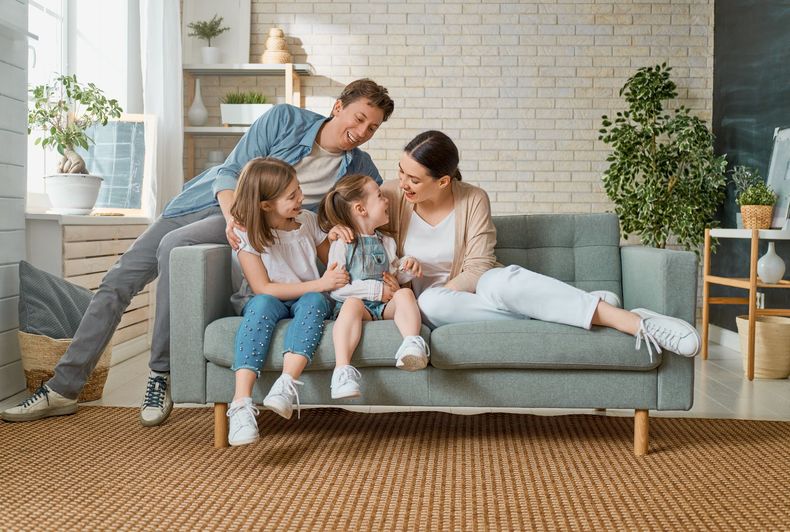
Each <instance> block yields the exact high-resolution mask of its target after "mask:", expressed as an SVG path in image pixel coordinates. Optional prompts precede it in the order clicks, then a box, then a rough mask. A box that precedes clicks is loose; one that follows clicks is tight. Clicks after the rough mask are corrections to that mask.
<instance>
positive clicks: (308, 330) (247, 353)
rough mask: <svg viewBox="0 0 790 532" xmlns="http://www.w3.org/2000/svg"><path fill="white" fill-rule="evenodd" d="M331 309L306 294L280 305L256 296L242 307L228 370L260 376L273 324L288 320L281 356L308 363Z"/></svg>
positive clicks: (324, 301)
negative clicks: (304, 360) (298, 356)
mask: <svg viewBox="0 0 790 532" xmlns="http://www.w3.org/2000/svg"><path fill="white" fill-rule="evenodd" d="M331 312H332V305H331V303H330V302H329V300H328V299H327V298H326V297H325V296H324V295H323V294H321V293H318V292H308V293H306V294H304V295H303V296H302V297H300V298H299V299H292V300H290V301H280V300H279V299H277V298H276V297H274V296H270V295H266V294H258V295H257V296H255V297H253V298H252V299H250V300H249V301H248V302H247V304H246V305H245V306H244V310H243V311H242V313H241V315H242V316H243V317H244V320H243V321H242V322H241V326H240V327H239V330H238V331H237V332H236V354H235V356H234V358H233V366H231V369H232V370H233V371H237V370H240V369H249V370H251V371H254V372H256V373H257V374H258V375H260V372H261V368H262V367H263V363H264V361H265V360H266V354H267V353H268V352H269V345H270V344H271V341H272V336H273V335H274V328H275V327H276V326H277V322H278V321H280V320H284V319H287V318H292V319H291V323H289V324H288V329H287V330H286V331H285V342H284V343H283V354H285V353H295V354H297V355H302V356H304V357H306V358H307V360H308V363H309V362H312V360H313V354H314V353H315V350H316V348H317V347H318V343H319V342H320V341H321V334H323V332H324V320H325V319H327V317H328V316H329V315H330V313H331Z"/></svg>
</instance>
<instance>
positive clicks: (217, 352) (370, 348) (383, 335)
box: [204, 316, 430, 371]
mask: <svg viewBox="0 0 790 532" xmlns="http://www.w3.org/2000/svg"><path fill="white" fill-rule="evenodd" d="M241 320H242V319H241V318H240V317H238V316H234V317H230V318H221V319H218V320H216V321H214V322H213V323H210V324H209V326H208V327H206V334H205V337H204V341H205V343H204V351H205V353H204V354H205V357H206V359H207V360H209V361H211V362H213V363H214V364H217V365H218V366H222V367H225V368H229V367H230V366H231V365H232V364H233V353H234V340H235V338H236V331H237V330H238V328H239V325H240V324H241ZM289 323H291V320H282V321H280V322H279V323H278V324H277V328H276V329H275V330H274V338H272V344H271V346H270V347H269V356H268V357H266V362H265V363H264V365H263V371H281V370H282V368H283V357H282V350H283V340H285V330H286V328H287V327H288V324H289ZM334 323H335V322H333V321H328V322H326V328H325V329H324V334H323V336H322V337H321V343H320V344H319V345H318V349H316V352H315V355H314V356H313V363H312V364H310V365H309V366H308V367H307V369H306V371H311V370H313V371H316V370H325V369H332V368H334V367H335V350H334V348H333V346H332V328H333V326H334ZM421 334H422V337H423V338H425V341H426V342H428V341H429V340H430V330H429V329H428V328H427V327H425V326H424V325H423V326H422V331H421ZM402 341H403V337H402V336H401V335H400V332H398V328H397V327H396V326H395V322H394V321H391V320H388V321H369V322H365V323H364V324H363V325H362V338H361V339H360V341H359V345H358V346H357V350H356V351H354V356H353V357H352V358H351V364H352V365H354V366H355V367H358V368H365V367H376V366H378V367H387V366H394V365H395V352H396V351H397V350H398V347H400V344H401V342H402Z"/></svg>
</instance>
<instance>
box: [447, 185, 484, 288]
mask: <svg viewBox="0 0 790 532" xmlns="http://www.w3.org/2000/svg"><path fill="white" fill-rule="evenodd" d="M469 201H470V205H469V210H468V216H467V222H466V224H467V226H466V242H465V244H466V245H465V248H466V249H465V251H464V257H463V263H462V265H461V272H460V273H459V274H458V275H456V276H455V277H453V278H452V279H450V280H449V281H448V282H447V284H446V285H445V287H446V288H449V289H451V290H458V291H460V292H471V293H474V292H475V289H476V288H477V281H478V279H480V276H481V275H483V274H484V273H485V272H487V271H488V270H490V269H491V268H493V267H494V266H495V265H496V256H495V255H494V247H495V246H496V227H494V221H493V220H492V219H491V204H490V203H489V200H488V194H486V192H485V191H484V190H482V189H477V190H475V191H474V192H473V193H472V195H471V197H470V198H469Z"/></svg>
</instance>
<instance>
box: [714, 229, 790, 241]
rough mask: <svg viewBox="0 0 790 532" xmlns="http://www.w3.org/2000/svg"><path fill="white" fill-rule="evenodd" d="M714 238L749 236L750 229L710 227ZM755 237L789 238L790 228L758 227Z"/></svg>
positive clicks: (761, 238)
mask: <svg viewBox="0 0 790 532" xmlns="http://www.w3.org/2000/svg"><path fill="white" fill-rule="evenodd" d="M710 236H712V237H714V238H751V237H752V230H751V229H711V230H710ZM757 238H759V239H760V240H790V230H784V229H759V230H758V235H757Z"/></svg>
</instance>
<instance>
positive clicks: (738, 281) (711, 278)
mask: <svg viewBox="0 0 790 532" xmlns="http://www.w3.org/2000/svg"><path fill="white" fill-rule="evenodd" d="M705 282H707V283H713V284H720V285H724V286H732V287H735V288H745V289H747V290H748V289H749V287H750V286H751V284H749V278H748V277H719V276H717V275H706V276H705ZM757 288H790V281H786V280H781V281H779V282H778V283H772V284H768V283H764V282H762V281H757Z"/></svg>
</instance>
